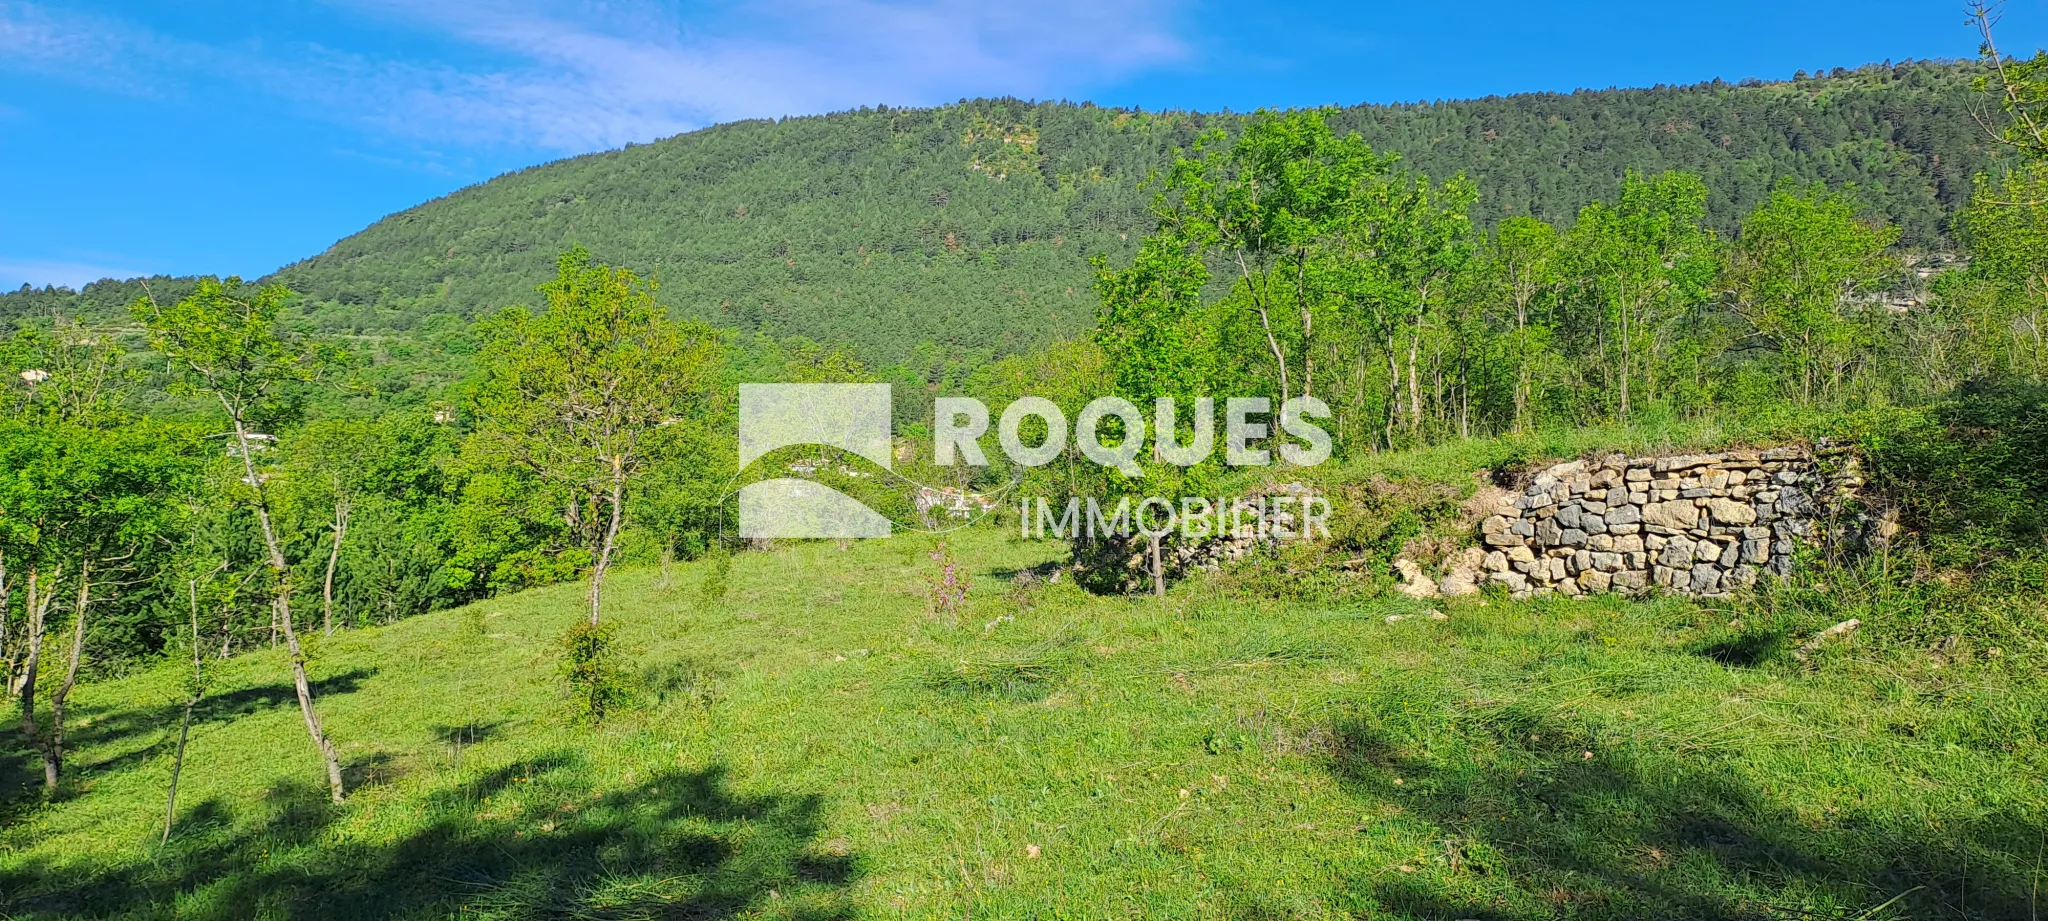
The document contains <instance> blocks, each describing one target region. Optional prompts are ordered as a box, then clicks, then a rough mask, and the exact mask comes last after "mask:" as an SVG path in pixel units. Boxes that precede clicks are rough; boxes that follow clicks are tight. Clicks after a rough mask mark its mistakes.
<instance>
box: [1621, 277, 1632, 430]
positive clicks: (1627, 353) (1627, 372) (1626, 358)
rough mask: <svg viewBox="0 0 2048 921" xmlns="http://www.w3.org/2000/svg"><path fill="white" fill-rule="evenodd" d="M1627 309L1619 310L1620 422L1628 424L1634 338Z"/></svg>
mask: <svg viewBox="0 0 2048 921" xmlns="http://www.w3.org/2000/svg"><path fill="white" fill-rule="evenodd" d="M1628 321H1629V308H1628V307H1626V306H1624V307H1622V310H1621V421H1622V423H1623V424H1627V422H1628V381H1629V378H1630V377H1633V376H1634V366H1635V354H1634V352H1635V348H1634V342H1633V339H1634V336H1633V335H1631V333H1630V331H1629V322H1628Z"/></svg>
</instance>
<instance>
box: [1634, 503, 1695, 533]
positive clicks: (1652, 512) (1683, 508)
mask: <svg viewBox="0 0 2048 921" xmlns="http://www.w3.org/2000/svg"><path fill="white" fill-rule="evenodd" d="M1699 518H1700V510H1699V507H1698V506H1696V505H1693V504H1692V503H1690V502H1657V503H1653V504H1651V505H1647V506H1644V507H1643V523H1644V524H1651V525H1657V526H1658V527H1665V528H1672V529H1675V530H1681V531H1682V530H1685V529H1687V528H1690V527H1692V526H1693V524H1694V522H1697V521H1699Z"/></svg>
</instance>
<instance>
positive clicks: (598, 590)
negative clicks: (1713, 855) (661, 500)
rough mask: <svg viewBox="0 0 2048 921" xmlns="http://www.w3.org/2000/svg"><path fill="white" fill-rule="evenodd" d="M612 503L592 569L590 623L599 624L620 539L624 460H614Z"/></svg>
mask: <svg viewBox="0 0 2048 921" xmlns="http://www.w3.org/2000/svg"><path fill="white" fill-rule="evenodd" d="M606 500H607V501H609V502H610V503H611V506H612V514H611V520H610V521H609V522H606V524H605V528H604V541H603V542H602V543H601V544H600V545H599V547H598V552H597V562H596V563H595V564H594V565H592V566H591V567H590V623H591V624H592V625H593V626H594V625H596V624H597V615H598V611H599V610H600V604H601V602H602V600H603V596H604V575H605V571H606V570H609V569H611V567H612V546H613V544H615V543H616V542H617V541H618V539H619V523H620V520H621V518H622V512H623V509H624V508H625V504H626V467H625V461H624V459H623V458H617V457H614V458H612V490H611V494H610V495H609V496H607V497H606Z"/></svg>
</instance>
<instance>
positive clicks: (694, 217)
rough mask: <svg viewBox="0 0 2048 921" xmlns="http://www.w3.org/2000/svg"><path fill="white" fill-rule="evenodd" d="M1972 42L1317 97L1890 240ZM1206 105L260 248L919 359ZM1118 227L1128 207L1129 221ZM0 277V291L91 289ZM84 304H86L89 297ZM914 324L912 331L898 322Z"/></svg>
mask: <svg viewBox="0 0 2048 921" xmlns="http://www.w3.org/2000/svg"><path fill="white" fill-rule="evenodd" d="M1973 66H1974V65H1967V64H1952V63H1911V64H1904V65H1898V66H1878V65H1873V66H1869V67H1864V68H1861V69H1859V70H1856V71H1853V72H1851V71H1841V70H1838V71H1836V72H1835V73H1834V74H1833V75H1831V76H1827V77H1820V78H1813V79H1802V80H1796V81H1793V82H1788V83H1773V84H1760V83H1751V84H1748V85H1733V84H1726V83H1721V82H1715V83H1711V84H1702V85H1697V86H1688V87H1659V88H1655V89H1636V90H1607V91H1598V92H1578V93H1572V94H1554V93H1550V94H1530V95H1518V96H1507V97H1494V98H1488V99H1480V100H1470V101H1459V102H1437V103H1427V104H1413V105H1394V106H1359V107H1353V108H1348V109H1344V110H1342V111H1341V112H1338V113H1336V114H1335V115H1334V117H1333V118H1332V119H1331V124H1332V126H1333V127H1334V128H1336V129H1338V130H1339V131H1353V130H1355V131H1357V132H1359V133H1360V134H1362V135H1363V136H1364V137H1365V139H1366V140H1367V141H1368V142H1370V143H1371V144H1372V146H1373V147H1374V148H1376V149H1378V150H1381V151H1391V152H1395V153H1399V154H1400V155H1402V157H1403V158H1404V159H1405V162H1406V164H1407V165H1408V166H1409V167H1410V168H1412V169H1415V170H1419V171H1420V172H1423V173H1425V174H1427V175H1429V176H1431V177H1435V178H1448V177H1450V176H1452V175H1454V174H1456V173H1458V172H1460V171H1463V172H1465V173H1466V174H1467V175H1468V176H1470V177H1471V178H1472V179H1473V180H1474V181H1475V182H1476V184H1477V187H1478V193H1479V200H1478V203H1477V206H1476V207H1475V208H1474V210H1473V217H1474V219H1475V221H1476V222H1477V223H1478V224H1479V225H1480V226H1482V227H1488V228H1490V227H1491V226H1493V225H1494V224H1495V223H1497V222H1498V221H1499V220H1501V219H1503V218H1505V217H1509V216H1514V215H1531V216H1535V217H1540V218H1544V219H1546V220H1549V221H1552V222H1565V223H1568V222H1569V221H1570V220H1571V218H1572V216H1573V215H1575V214H1576V213H1577V212H1578V210H1579V209H1580V208H1581V207H1582V206H1584V205H1585V204H1587V203H1588V202H1591V201H1595V200H1598V199H1601V198H1603V197H1604V198H1611V197H1612V196H1613V195H1614V193H1615V190H1616V188H1617V187H1618V186H1619V183H1620V180H1621V178H1622V175H1623V173H1624V171H1625V170H1626V169H1629V168H1634V169H1636V170H1639V171H1642V172H1645V173H1655V172H1660V171H1663V170H1673V169H1676V170H1685V171H1688V172H1692V173H1695V174H1698V175H1699V176H1701V177H1702V178H1703V179H1704V180H1705V182H1706V185H1707V188H1708V191H1709V199H1708V202H1707V212H1708V215H1707V223H1708V225H1709V226H1711V227H1713V228H1714V229H1716V230H1717V231H1719V232H1721V233H1722V234H1724V235H1729V234H1732V233H1733V232H1734V230H1735V228H1736V225H1737V223H1738V222H1739V221H1740V219H1741V218H1742V216H1743V215H1745V214H1747V213H1748V212H1749V211H1750V210H1751V209H1753V208H1754V207H1755V205H1756V204H1757V203H1758V202H1760V201H1762V200H1763V199H1764V198H1765V197H1766V196H1767V194H1768V192H1769V190H1770V188H1771V187H1772V185H1773V184H1774V183H1775V182H1776V181H1778V180H1779V179H1781V178H1784V177H1794V178H1797V179H1800V180H1803V181H1822V182H1826V183H1828V184H1830V185H1834V186H1844V185H1850V184H1854V185H1855V186H1856V187H1857V189H1858V193H1857V194H1858V197H1859V199H1860V200H1861V201H1863V202H1864V203H1865V204H1866V205H1868V206H1869V207H1870V208H1871V209H1872V210H1873V211H1876V212H1879V213H1881V214H1882V215H1883V216H1884V217H1886V218H1888V219H1889V220H1891V221H1892V222H1894V223H1895V224H1897V225H1898V226H1899V228H1900V230H1901V234H1902V242H1903V244H1904V245H1907V246H1917V247H1934V246H1939V245H1943V243H1944V240H1945V237H1946V235H1947V233H1948V230H1949V223H1948V222H1949V218H1950V216H1951V215H1952V214H1953V213H1954V212H1955V211H1956V210H1957V209H1958V208H1959V207H1960V206H1961V204H1962V203H1963V201H1964V200H1965V199H1966V198H1967V197H1968V195H1969V192H1970V183H1971V181H1972V179H1973V177H1974V176H1975V175H1976V174H1978V173H1980V172H1982V171H1984V170H1985V169H1986V168H1987V167H1989V166H1991V165H1992V158H1993V157H1994V156H1996V153H1995V148H1994V145H1991V144H1989V143H1987V141H1986V138H1985V132H1984V129H1983V128H1982V126H1981V125H1980V123H1979V121H1978V119H1977V117H1976V116H1975V115H1974V114H1973V112H1974V110H1975V109H1978V108H1981V107H1982V105H1983V103H1982V99H1981V97H1979V96H1978V95H1977V94H1976V93H1974V92H1973V91H1972V90H1971V89H1970V87H1969V76H1970V72H1971V69H1972V68H1973ZM1239 123H1240V120H1239V118H1238V117H1236V116H1233V115H1228V114H1224V115H1213V114H1210V115H1205V114H1199V113H1138V112H1127V111H1120V110H1113V109H1104V108H1099V107H1096V106H1092V105H1074V104H1068V103H1029V102H1023V101H1019V100H1014V99H1002V100H977V101H972V102H962V103H959V104H957V105H952V106H946V107H942V108H935V109H886V108H884V109H876V110H861V111H857V112H843V113H838V114H834V115H827V116H820V117H812V118H795V119H787V120H783V121H780V122H772V121H753V122H741V123H736V124H728V125H721V126H718V127H714V128H709V129H705V130H703V131H697V132H692V133H689V134H685V135H680V136H677V137H673V138H669V139H667V140H663V141H660V142H657V143H653V144H647V145H638V146H632V147H628V148H627V149H624V150H616V151H609V152H605V153H600V154H593V155H589V156H584V157H577V158H574V159H570V160H564V161H560V162H556V163H550V164H547V165H543V166H537V167H534V168H531V169H527V170H523V171H520V172H518V173H514V174H511V175H507V176H503V177H500V178H498V179H496V180H493V181H491V182H488V183H484V184H482V185H479V186H475V187H472V188H469V189H465V190H463V191H460V192H457V193H455V194H453V195H450V196H448V197H446V198H443V199H439V200H436V201H432V202H428V203H426V204H423V205H420V206H419V207H416V208H412V209H409V210H407V211H404V212H401V213H399V214H395V215H393V216H391V217H389V218H386V219H385V220H383V221H380V222H378V223H377V224H375V225H372V226H371V227H369V228H367V229H365V230H364V231H362V232H361V233H358V234H356V235H354V236H351V237H349V238H347V239H345V240H342V241H340V242H339V243H337V244H335V245H334V246H333V247H332V248H331V249H329V250H328V251H327V252H325V253H321V254H319V255H317V256H314V257H313V258H311V259H308V260H306V261H303V262H300V263H297V264H295V265H291V266H287V267H285V268H284V269H282V270H281V271H280V272H279V273H278V274H277V275H276V280H279V281H282V282H284V283H286V284H288V285H290V286H291V287H293V288H294V289H296V290H298V291H300V292H301V293H303V294H304V295H305V296H306V297H307V299H308V301H309V303H308V304H307V309H308V310H309V312H310V313H311V314H312V316H313V317H314V318H315V319H316V321H317V323H318V325H320V326H321V327H323V328H325V329H326V330H328V331H330V332H365V331H373V330H390V329H410V328H413V327H415V326H417V325H418V324H419V323H420V322H421V321H422V319H424V318H426V317H429V316H433V315H436V314H456V315H460V316H464V317H473V316H476V315H479V314H481V313H484V312H487V311H489V310H491V309H494V308H496V307H499V306H503V305H506V304H512V303H527V302H531V301H532V299H533V294H532V292H533V287H534V285H536V284H538V283H539V282H541V281H543V280H545V279H546V278H547V277H548V275H549V273H550V272H552V270H553V259H554V257H555V255H556V254H558V253H559V252H561V250H562V249H564V248H565V247H567V246H568V245H570V244H572V243H582V244H584V245H585V246H587V247H589V249H590V250H591V252H592V253H593V254H594V255H595V256H596V257H597V258H599V259H601V260H603V261H605V262H608V263H611V264H615V265H621V266H628V267H631V268H633V269H635V270H637V271H640V272H643V273H647V274H651V275H654V276H656V277H658V278H659V279H660V282H661V285H662V290H661V295H660V296H661V299H662V300H663V301H664V302H666V303H667V304H669V305H670V306H671V308H673V309H675V310H677V311H679V312H680V313H683V314H685V315H688V316H692V317H695V318H699V319H704V320H707V321H710V322H712V323H713V324H715V325H718V326H724V327H736V328H740V329H744V330H750V331H751V330H761V331H767V332H771V333H775V334H779V335H801V336H807V337H811V338H814V339H818V340H822V341H828V342H841V343H848V344H851V345H853V346H854V347H855V348H856V349H857V350H858V351H859V352H860V353H861V355H862V357H863V358H865V359H867V360H868V361H869V362H871V363H872V364H875V365H877V366H886V365H891V364H898V363H906V364H910V365H912V366H913V367H917V368H918V369H919V370H920V371H921V372H922V373H925V374H927V375H928V376H930V375H931V372H932V370H933V369H932V368H930V367H929V366H930V365H931V364H932V363H933V362H936V361H942V360H946V359H951V360H953V361H956V362H957V361H960V360H962V359H965V360H966V363H967V364H974V363H977V358H978V357H979V356H986V355H995V354H1007V353H1012V352H1016V351H1021V350H1026V349H1029V348H1032V347H1035V346H1038V345H1042V344H1044V343H1045V342H1047V341H1049V340H1051V339H1054V338H1056V337H1059V336H1063V335H1072V334H1077V333H1080V332H1082V331H1084V330H1085V329H1086V328H1087V327H1088V326H1089V325H1090V324H1091V323H1092V320H1093V317H1094V314H1095V305H1096V301H1095V298H1094V296H1093V294H1092V293H1091V292H1090V291H1089V288H1088V281H1089V274H1088V270H1087V258H1088V257H1089V256H1091V255H1095V254H1109V255H1111V256H1112V258H1113V259H1127V258H1128V257H1129V255H1130V253H1131V252H1132V251H1133V250H1134V248H1135V246H1136V243H1137V240H1138V238H1139V237H1141V236H1142V235H1143V234H1144V233H1145V232H1146V231H1148V230H1150V228H1151V227H1152V224H1153V221H1152V218H1151V216H1150V213H1149V206H1150V200H1151V197H1152V190H1151V189H1149V188H1145V187H1144V185H1143V184H1144V181H1145V180H1146V178H1147V177H1148V176H1150V175H1151V174H1152V173H1154V172H1155V171H1157V170H1159V169H1162V168H1164V167H1165V166H1167V165H1168V164H1169V163H1171V162H1172V157H1173V155H1174V152H1175V151H1177V150H1179V149H1182V148H1185V147H1186V146H1188V145H1189V144H1191V143H1193V141H1194V140H1195V139H1196V138H1197V137H1198V136H1200V135H1201V134H1202V133H1203V132H1204V131H1208V130H1212V129H1217V128H1222V129H1225V130H1231V131H1234V130H1235V129H1236V126H1237V125H1238V124H1239ZM1134 231H1135V232H1134ZM133 287H134V286H130V285H103V286H99V288H100V290H98V291H96V292H91V293H90V295H89V296H87V297H85V298H83V301H82V302H73V301H71V299H70V296H69V295H68V293H66V292H62V291H55V292H17V293H14V294H9V295H0V316H21V315H35V314H47V313H49V312H50V311H51V310H52V309H55V308H59V307H66V305H69V306H68V308H67V309H69V310H70V311H71V312H74V313H85V314H95V313H102V312H104V313H114V312H117V311H118V308H119V305H120V304H121V303H124V302H125V301H126V300H127V299H128V298H129V297H132V296H133V294H134V293H137V292H135V291H132V290H131V289H132V288H133ZM95 308H97V309H95ZM920 346H924V348H922V349H920Z"/></svg>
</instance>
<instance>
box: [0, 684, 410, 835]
mask: <svg viewBox="0 0 2048 921" xmlns="http://www.w3.org/2000/svg"><path fill="white" fill-rule="evenodd" d="M376 674H377V670H376V669H374V668H352V669H349V670H348V671H345V672H341V673H339V674H335V675H330V676H328V677H326V678H321V679H319V680H316V681H313V682H311V685H312V690H313V698H314V700H316V701H318V700H326V699H328V698H329V697H331V696H333V695H338V694H353V693H355V692H356V691H359V690H362V687H363V682H365V681H368V680H369V679H370V678H372V677H375V676H376ZM37 703H38V709H37V711H36V717H37V719H38V720H44V721H47V720H48V719H49V718H50V714H49V708H48V706H47V705H46V704H45V703H44V702H43V701H42V700H40V699H39V700H38V701H37ZM298 705H299V697H298V691H297V690H296V689H295V688H293V687H292V684H291V682H289V681H281V682H278V683H275V684H266V685H259V686H256V687H247V688H238V689H236V690H233V691H226V692H222V693H219V694H214V695H211V696H208V697H203V698H201V699H200V701H199V703H198V705H197V706H194V707H193V708H192V725H193V726H203V725H206V724H208V723H222V722H230V721H233V720H237V719H240V718H242V717H245V716H249V715H251V714H255V713H260V712H264V711H267V710H275V709H280V708H284V707H291V708H297V707H298ZM184 709H185V708H184V706H183V705H182V704H165V705H162V706H155V707H126V708H121V707H92V706H84V707H80V706H73V707H71V708H70V712H69V714H67V716H66V719H65V722H66V723H67V725H66V727H65V731H64V749H65V757H64V771H65V774H66V775H67V777H68V778H69V779H72V780H75V779H77V778H80V777H85V776H91V775H94V774H109V773H113V772H115V771H119V770H123V769H126V768H129V767H132V766H134V765H136V764H139V763H141V762H144V761H147V760H149V759H150V758H153V757H157V756H158V755H160V754H162V751H161V750H162V749H163V748H164V747H165V746H167V745H174V744H176V742H177V733H178V723H179V721H180V720H181V719H183V718H184ZM10 715H11V714H10ZM145 737H146V738H147V739H148V740H149V741H148V742H147V743H141V744H138V742H137V740H138V739H141V738H145ZM105 752H112V754H101V753H105ZM42 783H43V762H42V759H41V756H40V755H38V754H37V752H36V750H35V748H34V747H33V746H31V745H30V744H29V741H28V739H26V738H25V737H23V735H22V733H21V723H20V721H19V720H18V719H15V720H12V721H11V722H10V724H9V725H8V727H7V728H6V729H5V730H0V802H5V801H9V800H22V799H40V797H41V792H42ZM17 805H18V804H17Z"/></svg>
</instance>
